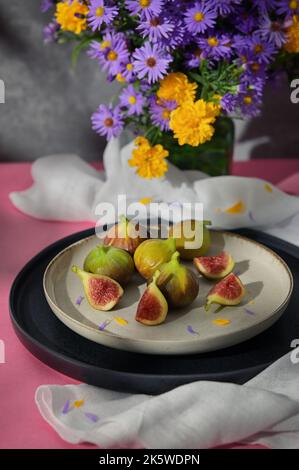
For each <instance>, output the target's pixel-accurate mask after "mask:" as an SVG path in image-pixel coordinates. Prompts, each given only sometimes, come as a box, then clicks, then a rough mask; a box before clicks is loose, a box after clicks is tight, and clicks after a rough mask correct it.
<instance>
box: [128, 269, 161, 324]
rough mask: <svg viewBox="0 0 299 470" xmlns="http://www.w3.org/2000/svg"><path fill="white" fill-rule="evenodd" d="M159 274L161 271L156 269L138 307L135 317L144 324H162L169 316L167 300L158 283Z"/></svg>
mask: <svg viewBox="0 0 299 470" xmlns="http://www.w3.org/2000/svg"><path fill="white" fill-rule="evenodd" d="M159 275H160V272H159V271H156V272H155V274H154V276H153V279H152V281H151V283H150V284H149V285H148V286H147V288H146V289H145V291H144V293H143V295H142V297H141V299H140V301H139V304H138V307H137V312H136V317H135V319H136V320H137V321H138V322H140V323H143V324H144V325H148V326H154V325H160V324H161V323H163V322H164V321H165V319H166V317H167V313H168V304H167V301H166V299H165V297H164V295H163V294H162V292H161V291H160V289H159V288H158V287H157V285H156V282H157V278H158V277H159Z"/></svg>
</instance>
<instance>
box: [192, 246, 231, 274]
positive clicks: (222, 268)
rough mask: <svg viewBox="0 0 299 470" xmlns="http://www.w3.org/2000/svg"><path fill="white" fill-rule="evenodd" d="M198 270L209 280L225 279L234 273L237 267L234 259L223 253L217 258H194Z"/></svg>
mask: <svg viewBox="0 0 299 470" xmlns="http://www.w3.org/2000/svg"><path fill="white" fill-rule="evenodd" d="M193 263H194V265H195V267H196V269H197V270H198V271H199V272H200V273H201V274H202V275H203V276H205V277H206V278H208V279H223V278H224V277H225V276H227V275H228V274H229V273H231V272H232V270H233V269H234V266H235V261H234V259H233V257H232V256H231V255H230V254H229V253H227V252H225V251H222V253H220V254H219V255H217V256H199V257H197V258H194V260H193Z"/></svg>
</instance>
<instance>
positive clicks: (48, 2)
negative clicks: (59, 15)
mask: <svg viewBox="0 0 299 470" xmlns="http://www.w3.org/2000/svg"><path fill="white" fill-rule="evenodd" d="M53 6H54V0H42V2H41V5H40V10H41V12H42V13H46V12H47V11H49V10H50V8H52V7H53Z"/></svg>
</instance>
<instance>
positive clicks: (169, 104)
mask: <svg viewBox="0 0 299 470" xmlns="http://www.w3.org/2000/svg"><path fill="white" fill-rule="evenodd" d="M177 106H178V104H177V102H176V101H170V100H159V101H157V99H156V98H154V97H153V98H152V99H151V103H150V108H149V111H150V115H151V119H152V122H153V124H155V126H158V127H159V128H160V129H161V131H169V120H170V113H171V111H173V110H174V109H176V108H177Z"/></svg>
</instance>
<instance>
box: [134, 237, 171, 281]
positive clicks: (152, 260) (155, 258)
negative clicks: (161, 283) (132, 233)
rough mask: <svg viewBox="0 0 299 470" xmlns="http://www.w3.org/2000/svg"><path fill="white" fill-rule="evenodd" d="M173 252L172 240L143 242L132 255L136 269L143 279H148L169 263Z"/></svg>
mask: <svg viewBox="0 0 299 470" xmlns="http://www.w3.org/2000/svg"><path fill="white" fill-rule="evenodd" d="M175 251H176V248H175V240H174V239H173V238H168V239H166V240H157V239H151V240H145V241H144V242H143V243H141V245H139V246H138V248H137V250H136V251H135V253H134V262H135V266H136V269H137V271H138V272H139V273H140V274H141V276H143V277H144V278H145V279H150V278H151V277H152V276H153V274H154V272H155V271H156V270H157V269H159V267H160V266H161V265H162V264H164V263H167V262H168V261H170V258H171V257H172V255H173V253H174V252H175Z"/></svg>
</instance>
